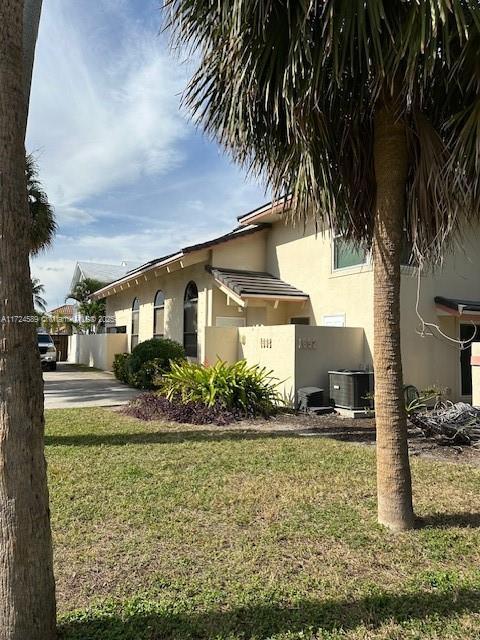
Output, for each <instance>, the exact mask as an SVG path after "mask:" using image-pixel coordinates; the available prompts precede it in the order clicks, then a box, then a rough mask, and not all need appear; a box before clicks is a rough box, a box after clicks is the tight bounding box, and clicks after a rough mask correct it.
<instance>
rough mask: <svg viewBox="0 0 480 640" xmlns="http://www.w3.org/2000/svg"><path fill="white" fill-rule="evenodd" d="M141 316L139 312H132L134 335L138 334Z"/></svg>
mask: <svg viewBox="0 0 480 640" xmlns="http://www.w3.org/2000/svg"><path fill="white" fill-rule="evenodd" d="M139 318H140V314H139V312H138V311H134V312H133V313H132V334H133V335H138V326H139Z"/></svg>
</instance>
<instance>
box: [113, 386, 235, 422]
mask: <svg viewBox="0 0 480 640" xmlns="http://www.w3.org/2000/svg"><path fill="white" fill-rule="evenodd" d="M123 413H125V414H126V415H129V416H133V417H134V418H138V419H140V420H162V419H163V420H171V421H173V422H186V423H189V424H216V425H219V426H223V425H226V424H230V423H231V422H233V421H234V420H235V419H236V416H235V415H234V414H233V413H232V412H231V411H228V410H227V409H225V408H224V407H221V406H219V405H215V406H213V407H207V406H206V405H204V404H203V403H202V402H186V403H181V402H171V401H170V400H168V398H165V397H164V396H159V395H158V394H154V393H143V394H142V395H141V396H140V397H139V398H136V399H135V400H132V401H131V402H130V404H128V405H127V406H126V407H125V408H124V409H123Z"/></svg>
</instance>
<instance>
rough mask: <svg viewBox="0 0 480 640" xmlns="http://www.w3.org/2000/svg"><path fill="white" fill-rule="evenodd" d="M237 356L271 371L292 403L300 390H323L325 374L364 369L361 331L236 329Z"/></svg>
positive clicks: (293, 327) (285, 327)
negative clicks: (316, 388) (310, 387)
mask: <svg viewBox="0 0 480 640" xmlns="http://www.w3.org/2000/svg"><path fill="white" fill-rule="evenodd" d="M238 334H239V351H238V357H239V358H243V359H245V360H247V362H248V363H249V364H251V365H260V366H262V367H265V368H266V369H267V370H269V371H270V370H271V371H273V372H274V375H275V377H276V378H277V379H278V380H279V382H280V384H279V389H280V391H281V393H282V394H283V395H284V396H285V398H288V399H290V400H292V401H293V399H294V397H295V393H296V391H297V390H298V389H299V388H300V387H306V386H316V387H321V388H323V389H325V400H326V401H328V371H329V370H332V369H346V368H348V369H354V368H358V367H364V366H365V335H364V332H363V329H359V328H344V327H312V326H310V327H309V326H302V325H281V326H271V327H268V326H265V327H246V328H242V329H239V330H238Z"/></svg>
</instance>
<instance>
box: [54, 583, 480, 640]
mask: <svg viewBox="0 0 480 640" xmlns="http://www.w3.org/2000/svg"><path fill="white" fill-rule="evenodd" d="M479 596H480V591H479V590H476V589H467V588H464V589H459V590H456V591H455V592H453V591H448V592H417V593H404V594H392V593H388V594H385V593H384V594H378V595H372V596H369V597H366V598H363V599H360V600H351V601H348V600H324V601H323V600H302V601H299V602H298V603H297V604H296V606H294V607H292V606H281V605H280V604H259V605H258V606H250V607H248V606H246V607H241V608H236V609H231V610H224V611H218V610H215V611H207V612H202V613H174V612H164V613H160V612H155V613H148V612H149V611H152V609H155V604H154V603H142V602H139V603H138V604H137V606H136V608H135V609H133V610H132V608H131V607H129V613H128V614H127V615H125V616H122V615H121V613H120V612H119V613H118V615H116V614H113V613H112V612H111V611H109V612H108V613H106V614H105V615H104V616H102V615H101V614H100V615H98V616H96V617H93V615H92V616H91V617H89V614H86V615H82V616H81V618H79V619H77V620H72V621H71V622H67V623H64V624H63V625H61V627H60V638H61V639H62V640H106V639H109V640H110V638H112V640H113V638H115V640H194V639H195V640H199V639H203V638H205V639H208V638H218V639H219V640H220V639H221V638H224V639H227V638H228V639H229V640H233V639H235V638H238V639H240V638H241V639H242V640H248V639H250V638H255V640H267V638H271V637H273V636H275V635H276V634H287V633H302V632H303V633H304V634H305V637H307V638H308V637H311V636H314V634H315V633H318V632H320V630H322V631H334V630H342V631H348V630H351V629H355V628H356V627H358V626H360V625H365V626H366V627H368V628H369V629H370V630H371V629H376V628H378V627H380V626H381V625H382V623H384V622H390V621H394V622H396V623H403V622H407V621H415V620H418V621H420V620H423V619H426V618H429V617H433V618H444V619H448V618H449V617H452V616H454V615H458V614H461V613H466V612H468V613H478V612H479V611H480V597H479Z"/></svg>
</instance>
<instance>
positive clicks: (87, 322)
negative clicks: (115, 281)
mask: <svg viewBox="0 0 480 640" xmlns="http://www.w3.org/2000/svg"><path fill="white" fill-rule="evenodd" d="M104 284H105V283H104V282H100V280H96V279H95V278H85V279H84V280H81V281H80V282H77V284H76V285H75V286H74V287H73V289H72V291H70V293H69V294H68V295H67V297H66V298H65V302H66V301H67V300H76V301H77V302H78V311H79V312H80V315H81V317H82V320H81V322H79V323H77V329H78V330H79V331H81V332H83V331H85V332H87V333H96V332H97V330H98V327H99V325H100V324H101V323H102V318H104V317H105V313H106V302H105V299H102V300H91V299H90V295H91V294H92V293H93V292H94V291H97V290H98V289H101V288H102V287H103V286H104Z"/></svg>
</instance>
